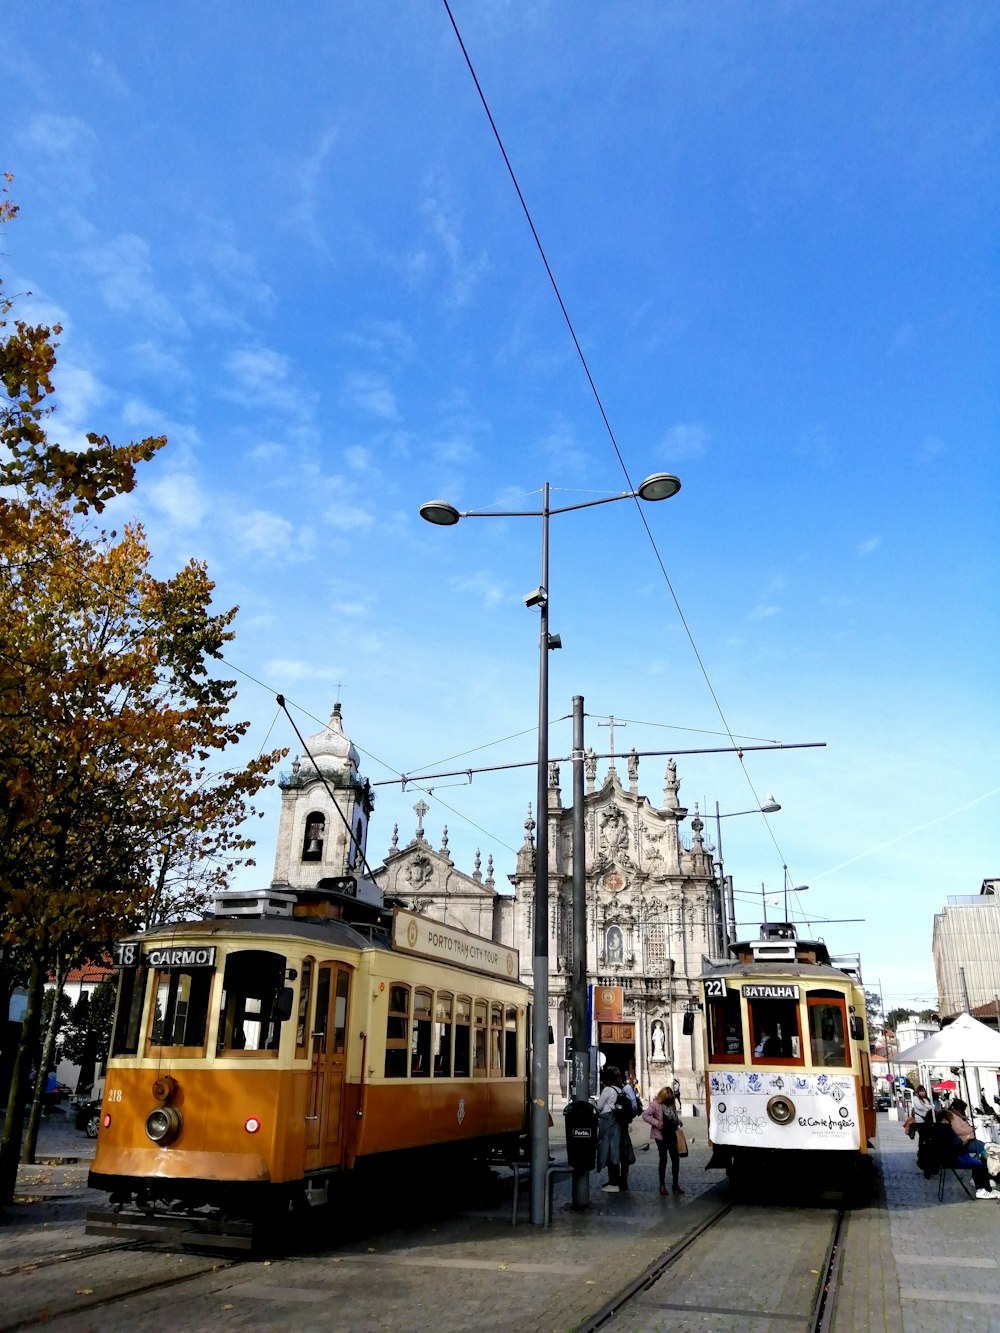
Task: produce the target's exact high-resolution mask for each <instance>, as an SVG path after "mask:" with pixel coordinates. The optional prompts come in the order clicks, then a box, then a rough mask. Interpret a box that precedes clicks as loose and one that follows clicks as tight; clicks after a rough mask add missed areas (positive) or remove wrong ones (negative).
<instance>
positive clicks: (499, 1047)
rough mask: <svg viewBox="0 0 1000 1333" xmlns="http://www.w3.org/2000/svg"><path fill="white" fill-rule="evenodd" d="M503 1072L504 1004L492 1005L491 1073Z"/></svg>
mask: <svg viewBox="0 0 1000 1333" xmlns="http://www.w3.org/2000/svg"><path fill="white" fill-rule="evenodd" d="M502 1073H503V1005H502V1004H491V1005H490V1074H491V1076H495V1077H497V1078H499V1077H500V1075H501V1074H502Z"/></svg>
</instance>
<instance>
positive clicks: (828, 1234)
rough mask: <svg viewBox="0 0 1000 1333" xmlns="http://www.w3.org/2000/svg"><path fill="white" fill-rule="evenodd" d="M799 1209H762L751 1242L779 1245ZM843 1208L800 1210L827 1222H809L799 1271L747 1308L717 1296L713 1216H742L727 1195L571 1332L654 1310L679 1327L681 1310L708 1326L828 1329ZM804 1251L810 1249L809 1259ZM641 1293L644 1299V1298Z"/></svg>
mask: <svg viewBox="0 0 1000 1333" xmlns="http://www.w3.org/2000/svg"><path fill="white" fill-rule="evenodd" d="M755 1211H756V1210H755ZM803 1216H804V1215H803V1214H802V1213H801V1211H798V1210H794V1211H793V1210H788V1211H785V1210H781V1212H780V1213H779V1212H776V1211H772V1210H769V1211H768V1215H767V1217H766V1219H765V1218H759V1219H755V1221H754V1227H755V1229H756V1231H757V1236H756V1242H755V1243H756V1244H757V1245H759V1246H765V1244H766V1245H767V1247H768V1248H769V1249H770V1251H771V1252H772V1253H775V1252H778V1251H780V1250H781V1247H782V1244H783V1237H784V1236H785V1235H791V1234H793V1231H796V1230H797V1231H798V1232H799V1233H801V1230H802V1226H803ZM847 1216H848V1214H847V1213H846V1212H844V1211H837V1212H835V1213H830V1212H828V1211H826V1210H817V1211H815V1212H811V1213H808V1214H805V1217H806V1218H808V1220H809V1222H815V1221H816V1220H817V1219H818V1218H824V1217H825V1219H826V1221H827V1223H828V1228H823V1227H820V1228H815V1227H813V1230H814V1231H816V1232H817V1234H816V1235H814V1236H811V1237H810V1238H809V1242H807V1243H806V1244H805V1245H804V1246H803V1254H802V1255H801V1256H800V1258H799V1270H800V1271H799V1273H798V1274H797V1275H796V1278H795V1280H791V1281H789V1282H788V1284H787V1285H786V1286H784V1287H782V1288H781V1289H780V1290H779V1289H778V1288H777V1286H776V1287H775V1288H774V1294H775V1295H777V1299H776V1300H771V1301H766V1302H765V1301H762V1302H761V1304H760V1307H759V1308H755V1307H754V1306H753V1305H752V1304H751V1303H750V1302H749V1301H748V1302H747V1303H745V1304H742V1305H739V1306H737V1305H735V1304H734V1305H728V1304H724V1303H723V1301H722V1299H720V1294H719V1282H718V1272H719V1267H718V1262H719V1261H718V1257H717V1254H715V1253H714V1251H713V1245H718V1243H719V1240H720V1237H719V1232H718V1229H719V1228H720V1224H722V1223H724V1222H725V1221H726V1219H731V1222H732V1223H733V1224H736V1223H739V1222H740V1220H741V1217H745V1210H744V1212H743V1213H741V1210H740V1209H739V1207H738V1206H737V1205H734V1204H733V1203H732V1202H727V1203H723V1204H721V1205H720V1206H719V1207H718V1208H716V1209H715V1211H714V1212H712V1213H711V1214H710V1215H709V1216H708V1217H706V1218H704V1219H702V1221H701V1222H699V1224H698V1225H697V1226H695V1227H693V1228H692V1229H691V1230H690V1231H688V1232H686V1233H685V1234H684V1235H683V1236H681V1237H680V1238H679V1239H678V1240H677V1241H676V1242H675V1243H674V1244H672V1245H671V1246H670V1247H669V1248H668V1249H666V1250H665V1251H664V1252H663V1254H661V1255H660V1256H658V1258H656V1259H655V1260H654V1261H653V1262H652V1263H651V1264H649V1265H648V1266H647V1267H646V1268H645V1269H644V1270H643V1272H642V1273H640V1274H639V1275H638V1276H637V1277H635V1278H634V1279H633V1280H632V1281H631V1282H629V1283H628V1284H627V1285H626V1286H625V1287H624V1288H623V1289H622V1290H621V1291H619V1292H618V1293H617V1294H616V1295H615V1296H614V1297H613V1298H612V1299H611V1300H610V1301H608V1302H607V1303H606V1304H605V1305H603V1306H601V1308H600V1309H598V1310H596V1311H595V1312H594V1313H593V1314H592V1315H591V1316H590V1317H589V1318H588V1319H586V1320H585V1321H584V1322H583V1323H580V1324H578V1325H577V1326H576V1328H575V1329H574V1333H596V1331H597V1330H598V1329H601V1330H603V1331H604V1333H616V1331H617V1330H619V1329H620V1330H631V1329H633V1328H634V1327H636V1326H637V1325H639V1326H641V1325H642V1322H643V1320H644V1318H645V1319H649V1318H650V1317H651V1316H653V1314H654V1312H655V1314H656V1315H658V1316H660V1318H669V1320H670V1323H671V1326H672V1327H675V1328H682V1327H686V1325H684V1324H683V1322H682V1320H683V1316H684V1314H689V1315H690V1316H691V1317H692V1319H693V1320H695V1321H697V1324H698V1326H699V1327H704V1326H705V1320H706V1319H707V1318H714V1319H718V1320H720V1321H721V1322H719V1323H718V1324H715V1325H713V1326H714V1327H717V1328H720V1329H727V1328H731V1329H734V1330H735V1329H739V1328H740V1327H741V1326H745V1325H746V1324H747V1323H749V1322H751V1321H754V1322H756V1321H758V1320H760V1321H766V1320H768V1319H780V1320H781V1321H782V1324H783V1325H786V1326H788V1327H789V1328H790V1329H791V1328H794V1326H795V1324H796V1323H798V1324H799V1326H800V1327H801V1328H802V1329H803V1330H805V1333H828V1330H830V1329H831V1328H832V1326H833V1320H834V1317H835V1313H836V1303H837V1293H838V1290H839V1287H840V1279H841V1264H842V1258H843V1247H844V1239H845V1236H844V1231H845V1222H846V1219H847ZM765 1227H766V1228H767V1230H768V1235H769V1242H764V1241H763V1240H762V1239H761V1235H760V1232H761V1229H762V1228H765ZM812 1255H815V1256H816V1261H815V1264H813V1262H812V1259H811V1256H812ZM682 1270H684V1271H682ZM806 1272H807V1273H808V1276H810V1277H814V1278H815V1281H814V1282H813V1283H812V1290H811V1292H808V1293H806V1292H805V1291H804V1284H803V1281H802V1278H803V1277H804V1276H805V1275H806ZM671 1279H675V1281H674V1284H673V1287H672V1288H668V1289H667V1290H666V1291H664V1289H663V1288H660V1290H659V1292H657V1285H658V1284H659V1283H661V1282H666V1283H670V1282H671ZM748 1288H751V1290H750V1292H749V1294H750V1296H751V1297H752V1295H753V1294H754V1293H753V1290H752V1284H751V1283H750V1282H748ZM644 1297H649V1299H645V1300H644V1299H643V1298H644ZM671 1297H676V1299H671ZM765 1307H766V1308H765Z"/></svg>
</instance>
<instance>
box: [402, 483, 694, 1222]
mask: <svg viewBox="0 0 1000 1333" xmlns="http://www.w3.org/2000/svg"><path fill="white" fill-rule="evenodd" d="M680 488H681V483H680V481H679V479H678V478H677V477H675V476H674V475H673V474H672V473H670V472H655V473H653V475H652V476H650V477H647V478H646V479H645V481H643V482H641V483H640V485H639V486H638V487H637V489H636V490H634V491H623V492H622V493H621V494H619V495H608V496H605V497H603V498H602V499H600V500H585V501H583V502H582V503H581V504H572V505H561V506H560V507H558V508H556V509H553V508H552V507H551V506H550V504H549V483H548V482H545V484H544V486H543V487H542V507H541V509H529V510H490V509H468V510H464V511H462V510H458V509H456V508H455V506H454V505H452V504H449V503H448V502H447V501H446V500H429V501H428V502H427V503H426V504H422V505H421V506H420V517H421V518H424V519H426V520H427V522H428V523H436V524H438V525H439V526H441V527H452V526H453V525H454V524H455V523H457V522H458V521H459V519H460V518H540V519H541V520H542V581H541V583H540V584H539V586H538V587H537V588H535V589H534V590H533V591H532V592H529V593H528V594H527V596H526V597H525V599H524V604H525V606H528V607H533V606H537V607H538V609H539V612H540V614H541V628H540V632H539V639H538V650H539V653H538V657H539V661H538V783H537V788H536V791H537V810H536V812H535V830H536V842H535V893H534V930H533V932H532V958H531V975H532V985H533V989H534V1008H533V1009H532V1024H531V1221H532V1222H533V1223H534V1224H535V1225H536V1226H543V1225H544V1223H545V1173H546V1170H547V1169H548V1163H549V1095H548V1089H549V924H548V919H549V800H548V768H549V651H550V649H553V648H561V647H562V642H561V640H560V638H559V635H558V634H550V633H549V518H550V516H551V515H552V514H568V513H571V512H573V511H574V510H577V509H592V508H594V507H595V506H596V505H602V504H611V503H612V502H613V501H615V500H634V499H640V500H647V501H654V500H669V499H670V498H671V496H674V495H676V494H677V492H678V491H679V490H680ZM585 1039H586V1037H584V1040H585ZM573 1040H574V1042H576V1041H577V1040H579V1038H578V1036H577V1033H576V1031H575V1030H574V1033H573Z"/></svg>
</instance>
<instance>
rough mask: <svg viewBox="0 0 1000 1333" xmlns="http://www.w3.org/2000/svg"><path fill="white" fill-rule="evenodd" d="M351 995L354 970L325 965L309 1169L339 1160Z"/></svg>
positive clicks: (315, 1036) (309, 1113)
mask: <svg viewBox="0 0 1000 1333" xmlns="http://www.w3.org/2000/svg"><path fill="white" fill-rule="evenodd" d="M350 999H351V972H350V969H349V968H347V967H344V966H343V964H342V963H323V964H321V965H320V967H319V969H318V971H317V976H316V1009H315V1012H314V1016H313V1026H312V1070H311V1077H310V1080H309V1103H308V1106H307V1108H306V1170H307V1171H310V1170H314V1169H315V1168H317V1167H320V1166H329V1165H331V1164H333V1163H336V1162H339V1161H340V1157H341V1147H342V1144H341V1134H342V1128H343V1106H344V1070H345V1065H346V1062H347V1015H348V1010H349V1007H350Z"/></svg>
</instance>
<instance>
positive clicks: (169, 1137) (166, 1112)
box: [146, 1106, 184, 1147]
mask: <svg viewBox="0 0 1000 1333" xmlns="http://www.w3.org/2000/svg"><path fill="white" fill-rule="evenodd" d="M183 1123H184V1121H183V1120H182V1118H181V1113H180V1111H178V1109H177V1107H176V1106H158V1107H157V1108H156V1110H155V1111H150V1113H149V1115H148V1116H146V1137H147V1138H150V1139H152V1140H153V1142H154V1143H157V1144H159V1145H160V1146H161V1147H162V1146H164V1145H166V1144H168V1143H173V1141H174V1139H175V1138H176V1137H177V1135H178V1134H179V1133H180V1132H181V1125H182V1124H183Z"/></svg>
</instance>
